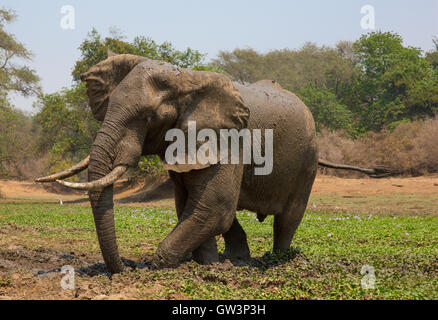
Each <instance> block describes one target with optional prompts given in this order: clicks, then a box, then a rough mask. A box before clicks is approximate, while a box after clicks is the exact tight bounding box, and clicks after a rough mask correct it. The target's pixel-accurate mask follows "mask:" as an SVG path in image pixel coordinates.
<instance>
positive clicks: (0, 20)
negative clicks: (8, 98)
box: [0, 9, 41, 96]
mask: <svg viewBox="0 0 438 320" xmlns="http://www.w3.org/2000/svg"><path fill="white" fill-rule="evenodd" d="M16 18H17V15H16V14H15V12H14V11H13V10H5V9H0V89H1V90H2V91H3V92H9V91H16V92H18V93H20V94H22V95H24V96H29V95H34V94H40V93H41V89H40V87H39V86H38V82H39V80H40V79H39V77H38V76H37V75H36V72H35V70H32V69H31V68H29V67H28V66H18V65H16V64H15V63H14V61H15V60H16V59H17V58H18V59H23V60H26V61H30V60H31V58H32V53H31V52H30V51H29V50H28V49H26V48H25V47H24V45H23V44H22V43H20V42H19V41H17V40H16V39H15V37H14V35H12V34H10V33H7V32H6V31H5V30H4V27H5V24H6V23H11V22H13V21H14V20H15V19H16Z"/></svg>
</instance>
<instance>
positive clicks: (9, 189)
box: [0, 175, 438, 299]
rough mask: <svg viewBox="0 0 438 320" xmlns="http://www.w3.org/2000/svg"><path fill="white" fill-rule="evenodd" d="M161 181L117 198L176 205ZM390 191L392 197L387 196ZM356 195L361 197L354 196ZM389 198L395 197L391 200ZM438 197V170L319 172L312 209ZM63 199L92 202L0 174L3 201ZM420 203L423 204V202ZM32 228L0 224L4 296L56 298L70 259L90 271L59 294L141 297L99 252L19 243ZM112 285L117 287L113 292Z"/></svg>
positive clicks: (429, 206)
mask: <svg viewBox="0 0 438 320" xmlns="http://www.w3.org/2000/svg"><path fill="white" fill-rule="evenodd" d="M162 182H163V181H158V182H156V183H154V184H151V185H150V186H148V187H146V188H144V187H140V186H137V187H134V188H131V189H122V188H120V190H119V192H118V193H117V194H116V196H115V198H116V200H117V201H116V203H117V202H118V205H129V206H145V207H156V206H161V207H172V206H173V199H172V197H171V194H172V193H171V191H172V186H171V185H164V186H163V185H162V184H161V183H162ZM160 195H161V196H160ZM386 196H388V197H390V198H385V197H386ZM376 197H383V198H376ZM403 197H409V201H410V202H409V201H405V200H406V199H405V198H403ZM357 199H360V200H361V201H360V202H354V201H356V200H357ZM389 199H392V200H391V201H392V202H391V201H390V200H389ZM393 199H396V200H393ZM436 200H438V175H432V176H427V177H416V178H388V179H379V180H375V179H368V178H364V179H344V178H336V177H331V176H318V177H317V179H316V182H315V184H314V187H313V191H312V197H311V200H310V201H309V209H314V210H316V209H325V208H347V209H348V208H355V209H357V210H360V209H364V210H368V211H369V210H370V208H373V210H377V209H376V208H378V207H379V205H380V206H381V207H382V208H383V209H385V210H386V208H388V206H390V207H391V208H392V209H394V207H397V206H400V208H402V209H403V208H404V209H406V210H411V211H412V210H414V209H416V210H417V209H418V210H419V211H420V212H426V211H427V212H428V213H429V214H433V215H436V214H437V210H438V208H437V206H436ZM59 201H64V202H70V203H77V204H79V205H88V199H87V196H86V194H85V193H67V192H60V193H55V192H54V191H53V190H52V189H50V188H48V187H44V186H41V185H38V184H35V183H33V182H26V181H1V180H0V206H1V205H2V203H4V204H7V203H16V202H43V203H44V202H46V203H47V202H49V203H50V202H59ZM140 201H144V202H140ZM379 201H380V202H379ZM403 201H405V202H403ZM412 201H414V202H415V201H417V203H416V204H415V203H414V204H412ZM420 202H421V203H420ZM422 203H424V206H422V205H421V204H422ZM392 211H394V210H392ZM31 233H32V230H24V229H21V228H20V227H17V226H13V225H8V226H7V228H2V229H0V271H1V269H3V271H5V270H6V271H8V270H9V271H8V272H6V273H5V272H3V273H2V272H0V299H46V298H48V299H53V298H54V296H53V292H55V291H56V292H59V271H60V270H49V269H50V267H51V266H53V265H66V264H68V265H71V266H73V267H74V268H75V270H76V272H77V273H79V274H81V275H88V276H89V277H76V278H77V279H78V281H79V282H78V283H76V289H75V290H74V291H73V292H72V291H68V290H63V291H61V292H59V296H57V297H56V298H57V299H71V298H76V299H129V298H138V297H139V291H138V290H137V289H136V286H135V281H136V278H137V276H135V275H134V276H133V274H129V273H127V274H126V273H124V274H121V275H115V276H114V277H113V279H112V280H109V279H108V277H107V276H105V275H104V273H103V270H104V265H103V264H102V263H96V261H100V260H101V257H100V255H96V254H91V253H83V252H74V251H72V252H70V253H68V254H66V253H65V251H62V248H61V247H62V246H63V244H60V246H61V247H60V248H56V245H53V246H51V247H50V248H42V247H39V248H32V249H31V248H26V247H23V246H20V241H19V239H21V237H25V236H26V235H28V234H31ZM2 235H3V237H2ZM95 245H96V246H97V244H95ZM151 250H152V249H151ZM128 258H129V257H128ZM137 267H140V270H141V268H144V266H139V265H137ZM183 268H191V264H190V263H189V264H186V265H184V266H183ZM218 268H224V270H223V271H226V269H227V268H233V266H232V265H231V264H230V263H227V262H225V263H221V264H220V265H219V266H218ZM13 270H20V271H13ZM23 270H25V271H23ZM41 270H46V272H41ZM47 270H49V271H47ZM133 272H134V271H133ZM136 272H137V271H136ZM140 272H141V271H140ZM95 276H97V277H99V279H100V280H99V281H97V282H96V279H95V278H93V277H95ZM14 279H21V280H20V283H22V285H17V286H12V287H11V286H8V282H11V281H12V282H14ZM130 284H132V285H130ZM2 287H8V290H7V295H2V294H1V291H2ZM163 288H164V287H163V286H162V284H160V282H159V281H155V282H154V285H153V286H151V287H147V288H142V291H141V296H142V297H143V298H144V297H150V296H154V294H157V293H159V292H160V291H162V290H163ZM109 290H110V291H111V292H116V293H114V294H111V292H110V291H109ZM165 298H166V299H185V298H187V297H185V296H184V295H183V294H182V293H175V294H174V296H172V294H169V295H168V296H166V297H165Z"/></svg>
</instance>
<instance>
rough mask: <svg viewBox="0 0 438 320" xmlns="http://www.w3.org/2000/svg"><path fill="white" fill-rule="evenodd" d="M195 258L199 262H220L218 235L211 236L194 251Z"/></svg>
mask: <svg viewBox="0 0 438 320" xmlns="http://www.w3.org/2000/svg"><path fill="white" fill-rule="evenodd" d="M193 260H195V261H196V262H197V263H199V264H211V263H215V262H219V253H218V251H217V243H216V237H211V238H210V239H208V240H207V241H205V242H204V243H202V244H201V246H200V247H199V248H198V249H196V250H194V251H193Z"/></svg>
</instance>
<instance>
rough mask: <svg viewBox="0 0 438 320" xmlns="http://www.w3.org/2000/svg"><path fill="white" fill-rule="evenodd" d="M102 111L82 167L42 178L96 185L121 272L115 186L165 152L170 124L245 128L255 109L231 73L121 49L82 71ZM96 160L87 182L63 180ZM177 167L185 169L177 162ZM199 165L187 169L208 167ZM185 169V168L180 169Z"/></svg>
mask: <svg viewBox="0 0 438 320" xmlns="http://www.w3.org/2000/svg"><path fill="white" fill-rule="evenodd" d="M81 79H82V80H83V81H86V83H87V94H88V97H89V101H90V107H91V110H92V111H93V114H94V117H95V118H96V119H97V120H100V121H103V123H102V127H101V129H100V131H99V132H98V134H97V136H96V139H95V141H94V143H93V145H92V148H91V152H90V156H89V158H88V159H85V160H84V161H82V162H81V163H80V164H78V165H77V166H75V167H73V168H71V169H69V170H67V171H64V172H62V173H59V174H55V175H52V176H49V177H45V178H40V179H38V180H37V181H39V182H46V181H54V180H57V181H58V182H60V183H62V184H63V185H65V186H68V187H71V188H76V189H83V190H88V191H89V198H90V202H91V206H92V210H93V215H94V221H95V225H96V231H97V236H98V240H99V244H100V248H101V251H102V255H103V258H104V260H105V264H106V266H107V269H108V270H109V271H110V272H111V273H117V272H120V271H121V270H122V269H123V264H122V262H121V259H120V257H119V253H118V248H117V243H116V235H115V227H114V213H113V184H114V182H115V181H116V180H117V179H118V178H119V177H120V176H121V175H122V174H123V173H124V172H125V171H126V169H127V168H128V167H133V166H137V164H138V161H139V159H140V157H141V156H142V155H146V154H158V155H160V156H163V155H164V152H165V149H166V146H167V145H166V142H165V139H164V137H165V134H166V132H167V130H169V129H173V128H179V129H182V130H183V131H187V126H188V122H189V121H196V125H197V130H202V129H203V128H210V129H213V130H216V131H219V129H231V128H236V129H241V128H245V127H246V126H247V121H248V118H249V109H248V108H247V106H246V105H245V104H244V102H243V100H242V98H241V96H240V93H239V91H237V89H236V88H235V87H234V86H233V84H232V82H231V80H229V79H228V78H227V77H225V76H224V75H220V74H217V73H213V72H205V71H192V70H187V69H181V68H177V67H175V66H172V65H170V64H168V63H164V62H159V61H155V60H150V59H147V58H143V57H139V56H134V55H117V56H112V57H109V58H108V59H106V60H104V61H102V62H100V63H98V64H97V65H95V66H94V67H92V68H91V69H90V70H89V71H88V72H87V73H85V74H83V75H82V76H81ZM87 165H88V181H89V182H87V183H70V182H65V181H61V180H59V179H63V178H65V177H68V176H71V175H73V174H75V173H77V172H78V171H80V170H83V169H84V168H86V167H87ZM168 168H169V169H170V170H173V169H174V170H178V169H177V168H173V167H172V166H169V167H168ZM201 168H205V166H199V165H197V164H194V165H191V166H188V167H184V168H183V169H182V171H189V170H193V169H195V170H196V169H201ZM179 171H181V170H179Z"/></svg>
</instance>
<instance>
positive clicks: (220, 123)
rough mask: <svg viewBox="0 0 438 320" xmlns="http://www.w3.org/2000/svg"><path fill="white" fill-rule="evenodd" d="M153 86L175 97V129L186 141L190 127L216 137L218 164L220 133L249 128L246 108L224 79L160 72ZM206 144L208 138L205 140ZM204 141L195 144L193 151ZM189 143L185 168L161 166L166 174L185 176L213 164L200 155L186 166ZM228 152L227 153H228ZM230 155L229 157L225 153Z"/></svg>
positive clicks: (187, 72)
mask: <svg viewBox="0 0 438 320" xmlns="http://www.w3.org/2000/svg"><path fill="white" fill-rule="evenodd" d="M153 79H154V82H155V83H158V84H161V85H162V86H163V87H166V88H167V90H166V91H169V90H170V92H173V93H174V94H175V97H176V100H175V102H174V103H175V108H176V110H177V113H178V118H177V121H176V125H175V128H177V129H181V130H182V131H183V132H184V135H185V137H186V139H187V137H188V136H189V135H188V131H189V125H191V126H193V124H196V133H198V132H199V131H201V130H203V129H211V130H213V131H214V132H215V133H216V137H217V150H218V154H217V157H216V158H217V162H219V161H220V150H219V137H220V130H221V129H237V130H240V129H243V128H246V127H247V125H248V119H249V108H248V107H247V106H246V105H245V103H244V101H243V99H242V97H241V95H240V92H239V91H238V90H237V89H236V87H235V86H234V85H233V83H232V81H231V80H230V79H229V78H228V77H226V76H225V75H222V74H218V73H214V72H206V71H192V70H186V69H179V68H176V70H175V68H173V70H172V72H159V73H155V74H154V76H153ZM206 140H207V141H208V138H207V139H206ZM207 141H199V142H198V141H197V142H196V150H199V148H200V147H201V146H202V145H203V144H204V143H206V142H207ZM187 146H188V142H187V140H186V148H185V153H186V155H185V156H186V159H185V160H186V161H185V164H178V163H176V164H168V163H164V167H165V169H166V170H171V171H176V172H187V171H191V170H197V169H202V168H206V167H208V166H210V165H211V164H212V163H207V164H206V163H205V162H206V161H205V159H200V158H199V154H198V155H197V159H196V162H195V163H187V162H188V158H189V155H188V150H187V149H188V148H187ZM228 151H229V150H228ZM228 154H230V153H228Z"/></svg>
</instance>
